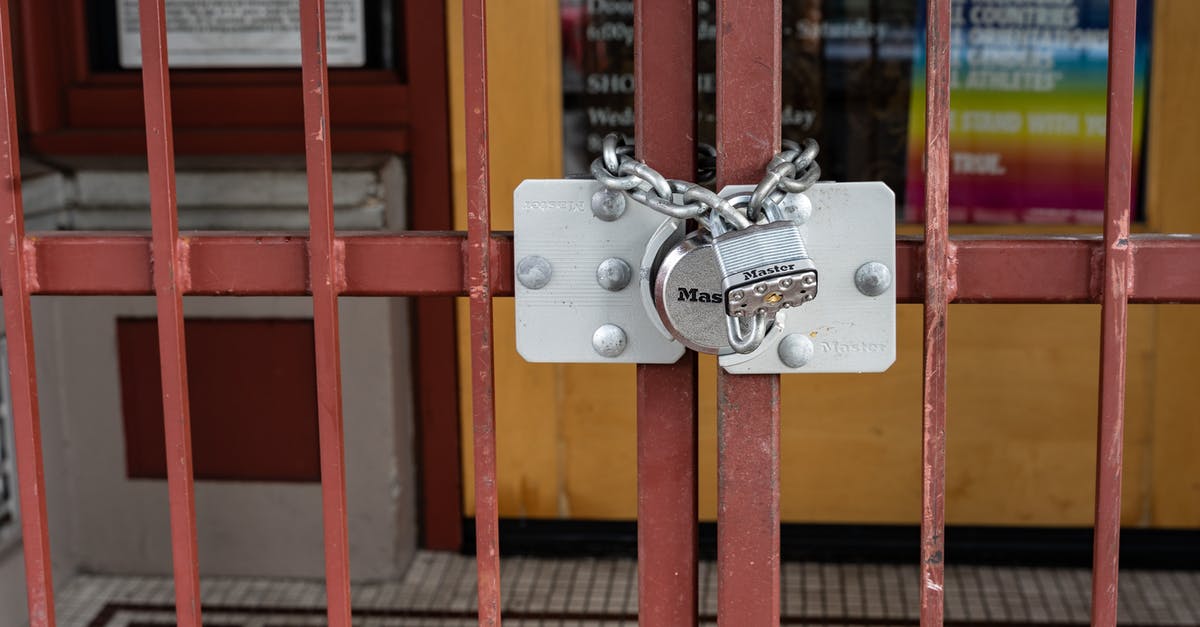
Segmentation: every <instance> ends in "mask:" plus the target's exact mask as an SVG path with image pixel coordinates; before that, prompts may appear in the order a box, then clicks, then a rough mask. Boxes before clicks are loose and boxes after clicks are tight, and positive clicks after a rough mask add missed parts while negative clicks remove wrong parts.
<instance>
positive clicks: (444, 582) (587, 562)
mask: <svg viewBox="0 0 1200 627" xmlns="http://www.w3.org/2000/svg"><path fill="white" fill-rule="evenodd" d="M501 564H502V568H503V571H502V574H501V576H502V585H503V590H502V595H503V597H502V598H503V604H504V617H505V624H506V625H514V626H522V627H532V626H534V625H537V626H541V627H550V626H560V625H561V626H564V627H566V626H583V625H595V626H598V627H601V626H602V627H616V626H617V625H622V626H625V625H630V626H632V625H636V624H637V621H636V611H637V575H636V562H634V561H633V560H629V559H571V560H552V559H534V558H522V557H511V558H506V559H504V560H502V561H501ZM714 566H715V565H714V564H713V563H711V562H704V563H702V564H701V565H700V580H701V591H700V614H701V617H702V619H704V623H705V624H715V623H714V622H713V621H712V618H713V617H714V616H715V614H716V603H717V597H716V569H715V567H714ZM916 580H917V571H916V567H915V566H894V565H873V564H812V563H787V564H785V565H784V571H783V616H784V619H783V622H784V624H792V625H800V624H803V625H839V626H844V625H872V626H876V625H914V624H916V618H917V586H916ZM171 589H172V584H171V580H170V578H164V577H112V576H94V575H86V576H79V577H76V578H75V579H73V580H71V581H70V582H69V583H68V584H67V585H65V586H64V587H63V589H62V590H61V591H60V592H59V593H58V602H57V609H58V612H59V625H62V626H63V627H167V626H169V625H172V624H174V605H173V599H172V596H171ZM1089 589H1090V573H1089V571H1087V570H1086V569H1049V568H999V567H973V566H958V567H955V566H950V567H948V568H947V570H946V594H947V596H946V621H947V624H948V625H950V624H957V625H975V626H980V627H983V626H988V625H1012V624H1037V625H1086V624H1087V622H1088V594H1089ZM202 595H203V603H204V615H205V625H206V626H207V625H215V626H220V627H310V626H312V627H317V626H319V625H324V624H325V616H324V610H323V607H324V606H323V602H324V589H323V586H322V584H321V583H320V582H313V581H296V580H278V579H248V578H222V577H207V578H205V579H204V580H203V582H202ZM474 597H475V572H474V562H473V561H472V560H471V558H468V557H462V556H458V555H452V554H446V553H421V554H419V555H418V557H417V559H416V561H415V562H414V563H413V566H412V568H411V569H410V570H409V572H408V573H407V575H406V576H405V577H404V579H403V580H401V581H389V582H378V583H370V584H360V585H356V586H355V587H354V607H355V615H356V620H355V625H356V626H361V627H400V626H404V627H409V626H415V627H450V626H453V627H459V626H462V627H467V626H470V625H474V624H475V623H474V621H473V620H472V618H473V610H474V604H475V598H474ZM1121 623H1122V624H1129V625H1145V626H1152V625H1200V573H1196V572H1179V571H1124V572H1122V573H1121Z"/></svg>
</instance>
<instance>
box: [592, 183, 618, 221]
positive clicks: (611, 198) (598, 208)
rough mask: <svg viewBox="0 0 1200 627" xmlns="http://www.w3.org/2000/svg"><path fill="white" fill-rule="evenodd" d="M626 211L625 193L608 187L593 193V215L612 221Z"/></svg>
mask: <svg viewBox="0 0 1200 627" xmlns="http://www.w3.org/2000/svg"><path fill="white" fill-rule="evenodd" d="M624 213H625V195H624V194H622V193H620V192H614V191H611V190H607V189H602V190H600V191H598V192H596V193H595V194H592V215H594V216H596V217H597V218H600V219H601V220H604V221H605V222H612V221H613V220H616V219H617V218H620V217H621V216H622V215H624Z"/></svg>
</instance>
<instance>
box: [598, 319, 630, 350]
mask: <svg viewBox="0 0 1200 627" xmlns="http://www.w3.org/2000/svg"><path fill="white" fill-rule="evenodd" d="M626 344H628V339H627V338H626V337H625V330H624V329H622V328H621V327H619V326H617V325H615V324H605V325H601V326H600V328H598V329H596V332H595V333H593V334H592V348H594V349H596V354H598V355H600V356H601V357H617V356H618V355H620V354H621V353H623V352H625V346H626Z"/></svg>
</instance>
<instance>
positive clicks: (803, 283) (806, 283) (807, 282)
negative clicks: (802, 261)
mask: <svg viewBox="0 0 1200 627" xmlns="http://www.w3.org/2000/svg"><path fill="white" fill-rule="evenodd" d="M816 284H817V277H816V275H814V274H811V273H810V274H806V275H804V276H802V277H800V287H813V286H815V285H816Z"/></svg>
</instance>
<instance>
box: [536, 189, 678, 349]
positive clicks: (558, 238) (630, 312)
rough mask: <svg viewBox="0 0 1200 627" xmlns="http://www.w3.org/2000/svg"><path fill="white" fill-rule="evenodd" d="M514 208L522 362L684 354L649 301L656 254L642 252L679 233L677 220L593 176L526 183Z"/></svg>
mask: <svg viewBox="0 0 1200 627" xmlns="http://www.w3.org/2000/svg"><path fill="white" fill-rule="evenodd" d="M606 194H607V195H606ZM593 197H595V198H593ZM593 203H595V204H596V208H595V211H593ZM513 210H514V223H513V226H514V236H513V258H514V261H515V263H516V266H517V267H516V273H517V281H516V286H515V290H516V291H515V296H516V320H517V352H518V353H520V354H521V356H522V357H524V358H525V360H526V361H531V362H557V363H644V364H669V363H674V362H676V361H678V360H679V358H680V357H682V356H683V352H684V347H683V345H682V344H680V343H679V342H676V341H675V340H673V339H671V338H670V336H669V335H668V334H667V332H666V330H665V329H664V328H663V327H662V326H661V323H660V322H658V317H657V315H655V314H653V312H652V311H651V310H649V309H648V303H649V302H650V299H649V291H650V286H649V277H650V276H651V266H652V265H653V263H654V261H655V260H654V259H652V258H651V259H646V258H645V257H646V255H647V250H657V249H659V248H660V247H661V244H662V243H663V242H665V241H667V240H669V239H672V238H675V237H678V236H679V230H680V228H681V227H680V223H679V222H678V221H676V220H673V219H670V218H667V217H665V216H663V215H662V214H660V213H657V212H655V211H653V210H652V209H650V208H649V207H646V206H645V205H642V204H640V203H637V202H635V201H633V200H631V199H628V198H625V197H623V196H622V195H620V194H608V192H605V191H604V190H603V187H602V186H601V185H600V184H599V183H597V182H596V181H594V180H592V179H544V180H527V181H524V182H523V183H521V185H520V186H518V187H517V189H516V191H515V192H513ZM598 216H602V217H603V219H602V218H601V217H598ZM652 240H655V243H654V245H652V244H651V242H652Z"/></svg>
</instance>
